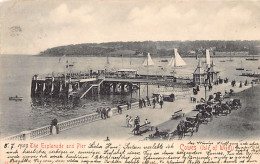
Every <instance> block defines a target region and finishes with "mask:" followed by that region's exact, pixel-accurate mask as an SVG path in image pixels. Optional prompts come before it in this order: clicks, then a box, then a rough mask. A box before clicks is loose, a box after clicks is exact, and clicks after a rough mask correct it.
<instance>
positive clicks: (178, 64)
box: [167, 48, 187, 68]
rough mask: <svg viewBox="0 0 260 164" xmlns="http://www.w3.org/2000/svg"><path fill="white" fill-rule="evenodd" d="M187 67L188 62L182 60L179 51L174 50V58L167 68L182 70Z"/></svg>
mask: <svg viewBox="0 0 260 164" xmlns="http://www.w3.org/2000/svg"><path fill="white" fill-rule="evenodd" d="M185 65H187V64H186V62H185V61H184V60H183V59H182V58H181V56H180V54H179V53H178V50H177V49H176V48H174V56H173V57H172V58H171V60H170V62H169V64H168V65H167V68H180V67H182V66H185Z"/></svg>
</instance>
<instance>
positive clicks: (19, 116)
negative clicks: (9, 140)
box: [0, 55, 260, 137]
mask: <svg viewBox="0 0 260 164" xmlns="http://www.w3.org/2000/svg"><path fill="white" fill-rule="evenodd" d="M163 59H166V58H163ZM167 59H168V60H170V58H167ZM66 60H69V61H71V62H74V63H75V66H74V69H75V70H81V71H84V70H89V69H93V70H97V69H104V66H105V65H106V62H107V58H106V57H73V58H63V59H61V61H60V62H59V58H58V57H38V56H26V55H16V56H13V55H12V56H10V55H9V56H0V62H1V63H0V67H1V69H0V71H1V73H0V117H1V123H0V135H1V137H5V136H9V135H13V134H17V133H20V132H21V131H25V130H31V129H35V128H37V127H41V126H45V125H49V124H50V121H51V120H52V119H53V118H57V119H58V120H59V121H63V120H68V119H71V118H75V117H78V116H82V115H84V114H87V113H91V112H93V111H95V110H96V109H97V107H99V106H111V107H113V106H115V105H116V104H118V102H120V101H126V100H129V98H130V95H129V94H125V95H102V96H96V97H92V98H87V99H83V100H81V102H80V107H76V108H75V109H67V110H57V109H56V108H53V107H32V106H31V102H32V100H31V97H30V89H31V88H30V87H31V79H32V76H33V75H34V74H43V73H45V74H46V73H51V72H64V66H65V62H66ZM153 60H154V62H155V66H153V67H150V68H149V70H148V73H149V74H164V75H166V74H170V72H171V71H172V70H170V69H168V70H167V69H162V68H163V67H166V66H167V64H168V63H167V62H160V61H161V60H162V58H153ZM184 60H185V62H186V63H187V66H185V67H183V68H181V69H177V76H189V77H192V73H193V71H194V70H195V68H196V66H197V64H198V60H196V59H195V58H184ZM201 60H202V61H203V60H204V59H201ZM213 60H214V64H215V70H218V71H220V76H221V77H222V78H225V77H228V78H229V79H230V80H232V79H236V81H240V80H242V81H244V80H245V79H248V80H250V81H251V79H250V78H248V77H241V76H238V75H239V74H241V73H242V72H258V71H259V70H258V67H259V66H260V64H259V61H246V60H245V59H244V58H233V61H232V62H230V61H228V60H229V58H214V59H213ZM223 60H225V61H226V62H221V61H223ZM143 61H144V58H132V59H131V65H130V59H129V58H120V57H119V58H118V57H113V58H112V57H111V58H109V62H110V66H109V67H110V69H115V70H116V69H119V68H133V69H137V70H138V73H144V74H145V73H147V69H146V67H143V66H142V63H143ZM241 61H242V63H243V66H244V68H245V70H244V71H237V70H235V68H237V67H240V66H241ZM247 70H248V71H247ZM154 88H156V86H149V94H150V96H151V95H152V92H153V90H154ZM15 95H18V96H22V97H23V98H24V99H23V101H20V102H15V101H9V97H10V96H15ZM145 96H146V86H145V85H144V86H141V97H145ZM133 98H138V92H135V93H133ZM83 105H84V107H81V106H83Z"/></svg>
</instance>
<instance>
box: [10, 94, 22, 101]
mask: <svg viewBox="0 0 260 164" xmlns="http://www.w3.org/2000/svg"><path fill="white" fill-rule="evenodd" d="M9 100H15V101H22V100H23V97H19V96H17V95H16V96H14V97H9Z"/></svg>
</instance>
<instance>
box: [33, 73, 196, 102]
mask: <svg viewBox="0 0 260 164" xmlns="http://www.w3.org/2000/svg"><path fill="white" fill-rule="evenodd" d="M143 84H146V85H159V86H176V85H186V86H189V85H192V79H188V78H187V79H184V80H178V78H176V77H174V76H172V75H142V74H137V71H135V70H132V69H122V70H118V71H116V72H107V71H106V70H98V71H97V72H93V71H92V70H90V71H88V72H70V73H66V74H65V73H52V74H48V75H34V76H33V78H32V85H31V96H32V97H39V96H51V97H59V98H68V97H70V96H72V97H74V98H83V97H85V96H91V95H95V94H110V93H113V94H114V93H115V92H116V91H121V92H125V91H126V90H127V91H129V92H130V93H132V91H133V90H135V89H139V92H140V85H143ZM147 92H148V90H147Z"/></svg>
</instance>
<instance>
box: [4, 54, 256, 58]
mask: <svg viewBox="0 0 260 164" xmlns="http://www.w3.org/2000/svg"><path fill="white" fill-rule="evenodd" d="M1 56H34V57H63V56H53V55H40V54H37V55H31V54H1V55H0V57H1ZM253 56H254V57H255V58H260V55H243V56H241V55H234V56H233V55H232V56H231V58H252V57H253ZM65 57H107V56H105V55H104V56H100V55H99V56H96V55H75V56H74V55H73V56H71V55H70V56H65ZM108 57H115V58H118V57H122V56H115V55H111V56H108ZM131 57H132V58H144V57H146V56H131ZM151 57H152V58H171V57H173V56H163V57H161V56H152V55H151ZM211 57H212V58H230V56H211ZM123 58H129V55H123ZM182 58H196V56H187V55H186V56H182ZM199 58H201V57H199ZM203 58H204V57H203Z"/></svg>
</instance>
